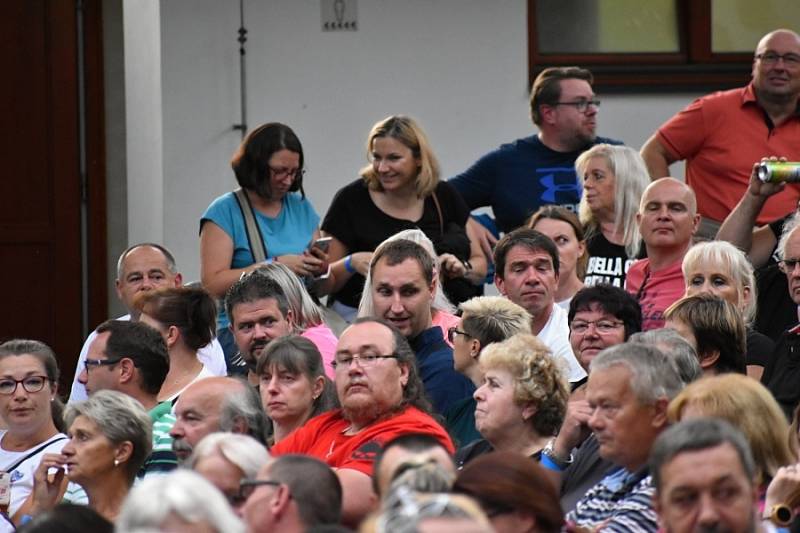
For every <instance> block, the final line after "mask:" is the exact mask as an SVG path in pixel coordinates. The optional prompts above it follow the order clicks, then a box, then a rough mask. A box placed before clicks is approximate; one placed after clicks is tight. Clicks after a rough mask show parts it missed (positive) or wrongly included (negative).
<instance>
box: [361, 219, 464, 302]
mask: <svg viewBox="0 0 800 533" xmlns="http://www.w3.org/2000/svg"><path fill="white" fill-rule="evenodd" d="M400 239H404V240H407V241H411V242H415V243H417V244H419V245H420V246H422V247H423V248H424V249H425V251H426V252H428V254H429V255H430V256H431V258H432V259H433V264H434V272H433V277H434V278H436V277H437V276H438V275H439V272H440V271H441V266H440V265H439V257H438V256H437V255H436V250H435V249H434V248H433V242H431V240H430V239H429V238H428V237H427V236H426V235H425V234H424V233H423V232H422V230H418V229H406V230H403V231H400V232H398V233H395V234H394V235H392V236H391V237H389V238H388V239H386V240H385V241H383V242H382V243H380V244H379V245H378V247H377V248H375V252H374V253H373V254H372V257H375V256H377V255H378V251H379V250H380V249H381V248H382V247H383V246H385V245H386V243H388V242H391V241H396V240H400ZM369 266H370V268H369V271H368V272H367V277H366V280H365V281H364V292H363V293H362V294H361V302H359V304H358V316H360V317H361V316H375V306H374V305H373V302H372V291H371V290H370V287H371V286H372V261H370V265H369ZM434 309H435V310H437V311H445V312H447V313H455V312H456V308H455V306H454V305H453V304H452V303H450V300H448V299H447V296H445V295H444V291H442V284H441V283H437V284H436V294H435V295H434V297H433V303H432V304H431V310H434Z"/></svg>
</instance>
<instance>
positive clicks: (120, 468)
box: [28, 390, 152, 522]
mask: <svg viewBox="0 0 800 533" xmlns="http://www.w3.org/2000/svg"><path fill="white" fill-rule="evenodd" d="M64 419H65V421H66V423H67V425H68V427H69V436H70V440H69V442H67V444H66V445H65V446H64V447H63V449H62V450H61V453H60V454H47V455H45V456H44V457H43V459H42V461H41V462H40V464H39V467H38V469H37V470H36V473H35V480H34V488H33V498H32V505H31V507H30V509H29V510H28V513H29V514H32V515H35V514H37V513H39V512H42V511H46V510H49V509H52V508H53V507H55V505H56V504H57V503H58V502H59V500H60V499H61V496H62V494H63V492H64V489H65V482H66V480H69V481H70V482H71V487H72V486H73V485H74V484H77V485H80V487H82V488H83V490H84V491H85V492H86V495H87V496H88V499H89V507H91V508H92V509H94V510H95V511H97V512H98V513H99V514H100V515H101V516H103V517H104V518H105V519H106V520H109V521H111V522H114V521H115V520H116V518H117V515H118V514H119V511H120V508H121V507H122V503H123V501H124V500H125V497H126V496H127V495H128V491H129V490H130V488H131V486H132V485H133V481H134V479H136V474H137V473H138V472H139V469H140V468H141V467H142V465H143V464H144V461H145V459H146V458H147V456H148V455H150V451H151V449H152V436H151V432H152V429H151V426H152V422H151V421H150V417H149V416H148V414H147V412H146V411H145V410H144V407H142V404H140V403H139V402H138V401H136V400H134V399H133V398H132V397H130V396H128V395H127V394H123V393H121V392H117V391H112V390H101V391H98V392H95V393H94V394H92V396H91V397H90V398H89V399H88V400H86V401H84V402H78V403H75V404H71V405H69V406H68V407H67V410H66V412H65V414H64ZM53 471H55V473H53ZM76 489H77V488H76ZM78 492H79V490H75V489H72V488H70V489H68V493H73V494H74V493H78Z"/></svg>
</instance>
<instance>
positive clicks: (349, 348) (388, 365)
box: [184, 317, 454, 525]
mask: <svg viewBox="0 0 800 533" xmlns="http://www.w3.org/2000/svg"><path fill="white" fill-rule="evenodd" d="M334 362H335V368H336V380H335V381H336V392H337V394H338V397H339V402H340V403H341V405H342V407H341V409H336V410H334V411H330V412H328V413H325V414H322V415H320V416H318V417H316V418H312V419H311V420H309V421H308V422H306V424H305V425H304V426H303V427H301V428H298V429H297V430H295V431H294V432H293V433H292V434H290V435H289V436H288V437H286V438H285V439H283V440H281V441H280V442H278V443H277V444H276V445H275V446H273V447H272V449H271V450H270V452H271V453H272V454H273V455H276V456H280V455H284V454H287V453H299V454H306V455H311V456H313V457H316V458H318V459H320V460H322V461H324V462H325V463H327V464H328V466H330V467H331V468H333V469H334V470H335V471H336V474H337V476H339V481H341V483H342V489H343V508H342V517H343V518H342V519H343V521H344V523H346V524H349V525H355V524H358V523H359V522H360V521H361V519H363V517H364V516H365V515H366V514H367V513H368V512H369V511H371V510H372V508H373V506H374V503H375V502H376V501H377V496H376V495H375V493H374V492H373V490H372V480H371V476H372V472H373V464H374V460H375V456H376V454H377V453H378V451H379V450H380V449H381V448H382V447H383V445H384V444H385V443H387V442H388V441H390V440H392V439H394V438H395V437H397V436H399V435H403V434H407V433H417V434H427V435H431V436H433V437H435V438H436V439H437V440H438V441H439V442H440V443H442V445H443V446H444V447H445V448H446V449H447V451H448V452H449V453H453V451H454V448H453V444H452V442H451V440H450V437H449V436H448V435H447V432H446V431H445V430H444V428H442V426H440V425H439V424H438V423H437V422H436V421H435V420H434V419H433V418H431V416H430V415H429V414H428V413H429V412H430V404H429V403H428V401H427V400H426V399H425V394H424V390H423V386H422V382H421V381H420V379H419V376H418V375H417V369H416V366H415V364H414V352H413V351H412V350H411V347H410V346H409V345H408V341H406V338H405V336H404V335H403V334H402V333H401V332H400V331H398V330H397V328H395V327H394V326H393V325H391V324H389V323H388V322H386V321H384V320H381V319H378V318H369V317H367V318H360V319H358V320H356V322H355V323H353V325H351V326H350V327H348V328H347V329H346V330H345V331H344V332H343V333H342V335H341V337H340V338H339V344H338V347H337V350H336V359H335V360H334ZM184 394H185V393H184Z"/></svg>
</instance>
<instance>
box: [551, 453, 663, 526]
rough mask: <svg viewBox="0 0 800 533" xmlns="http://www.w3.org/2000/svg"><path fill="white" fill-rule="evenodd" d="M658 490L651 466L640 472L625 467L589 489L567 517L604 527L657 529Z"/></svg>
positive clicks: (573, 521) (587, 524)
mask: <svg viewBox="0 0 800 533" xmlns="http://www.w3.org/2000/svg"><path fill="white" fill-rule="evenodd" d="M654 493H655V487H654V486H653V479H652V477H650V475H649V474H648V472H647V468H642V469H641V470H638V471H636V472H630V471H628V470H626V469H624V468H623V469H621V470H618V471H616V472H614V473H612V474H609V475H608V476H606V477H605V478H603V479H602V480H601V481H600V483H598V484H597V485H595V486H594V487H592V488H591V489H589V491H588V492H587V493H586V496H584V497H583V499H581V500H580V501H579V502H578V504H577V505H576V506H575V510H574V511H571V512H570V513H569V514H568V515H567V521H568V522H570V523H572V524H575V525H578V526H582V527H589V528H602V530H603V531H614V532H619V533H637V532H646V533H655V532H656V531H658V523H657V519H656V512H655V509H653V494H654Z"/></svg>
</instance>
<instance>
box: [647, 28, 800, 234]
mask: <svg viewBox="0 0 800 533" xmlns="http://www.w3.org/2000/svg"><path fill="white" fill-rule="evenodd" d="M798 104H800V35H798V34H797V33H795V32H793V31H791V30H786V29H781V30H775V31H773V32H770V33H768V34H767V35H765V36H764V37H763V38H762V39H761V41H759V43H758V46H757V47H756V52H755V56H754V58H753V70H752V81H751V82H750V84H749V85H747V86H746V87H741V88H738V89H732V90H730V91H722V92H716V93H713V94H710V95H708V96H704V97H702V98H699V99H698V100H695V101H694V102H692V103H691V104H689V106H687V107H686V108H685V109H684V110H683V111H681V112H680V113H678V114H677V115H675V116H674V117H672V118H671V119H669V120H668V121H667V122H666V123H665V124H664V125H663V126H661V127H660V128H659V129H658V131H657V132H656V133H655V134H654V135H653V136H652V137H651V138H650V139H649V140H648V141H647V142H646V143H645V145H644V146H643V147H642V157H643V158H644V160H645V162H646V163H647V167H648V169H649V171H650V176H651V177H652V178H653V179H657V178H660V177H662V176H668V175H669V165H671V164H672V163H674V162H675V161H679V160H686V183H687V184H688V185H689V186H690V187H692V189H694V191H695V192H696V193H697V199H698V204H699V211H700V214H701V215H702V217H703V226H704V227H703V230H702V236H703V237H704V238H713V236H714V235H715V234H716V232H717V228H719V224H720V223H721V222H722V221H723V220H725V217H727V216H728V214H729V213H730V212H731V210H732V209H733V208H734V206H735V205H736V203H737V202H738V201H739V199H740V198H741V197H742V195H743V194H744V193H745V190H746V189H747V184H748V181H749V178H750V170H751V168H752V166H753V162H755V161H759V160H760V159H761V158H762V157H768V156H771V155H776V156H783V157H786V158H788V160H789V161H798V160H799V159H798V158H800V143H798V142H797V139H798V138H800V113H798ZM798 199H800V189H798V188H797V187H796V186H794V185H792V186H789V187H786V188H785V189H783V191H781V192H780V193H779V194H776V195H775V196H773V197H772V198H770V199H769V200H768V201H767V202H766V205H765V206H764V209H763V210H761V212H760V213H759V215H758V224H759V225H761V224H768V223H770V222H772V221H773V220H776V219H778V218H780V217H782V216H784V215H785V214H786V213H788V212H790V211H792V210H793V209H794V207H795V205H796V204H797V201H798Z"/></svg>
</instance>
